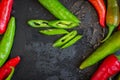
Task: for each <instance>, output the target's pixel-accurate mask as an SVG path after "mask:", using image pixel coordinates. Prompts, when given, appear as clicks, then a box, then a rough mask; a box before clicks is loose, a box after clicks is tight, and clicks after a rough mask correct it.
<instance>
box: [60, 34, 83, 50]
mask: <svg viewBox="0 0 120 80" xmlns="http://www.w3.org/2000/svg"><path fill="white" fill-rule="evenodd" d="M81 38H82V35H77V36H76V37H75V38H73V39H72V40H70V41H69V42H67V43H66V44H65V45H63V46H62V49H64V48H67V47H69V46H71V45H73V44H74V43H75V42H77V41H78V40H79V39H81Z"/></svg>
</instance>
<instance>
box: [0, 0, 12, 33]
mask: <svg viewBox="0 0 120 80" xmlns="http://www.w3.org/2000/svg"><path fill="white" fill-rule="evenodd" d="M12 5H13V0H0V34H3V33H4V32H5V30H6V27H7V24H8V21H9V19H10V14H11V11H12Z"/></svg>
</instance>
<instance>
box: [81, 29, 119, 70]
mask: <svg viewBox="0 0 120 80" xmlns="http://www.w3.org/2000/svg"><path fill="white" fill-rule="evenodd" d="M118 50H120V31H117V32H115V33H114V34H113V35H112V36H111V37H110V38H109V39H108V40H106V41H105V42H104V43H103V44H102V45H101V46H100V47H98V48H97V49H96V50H95V51H94V52H93V53H92V54H91V55H90V56H89V57H88V58H87V59H86V60H85V61H84V62H83V63H82V64H81V65H80V69H84V68H86V67H89V66H91V65H93V64H95V63H97V62H99V61H100V60H102V59H103V58H105V57H106V56H108V55H110V54H113V53H115V52H116V51H118Z"/></svg>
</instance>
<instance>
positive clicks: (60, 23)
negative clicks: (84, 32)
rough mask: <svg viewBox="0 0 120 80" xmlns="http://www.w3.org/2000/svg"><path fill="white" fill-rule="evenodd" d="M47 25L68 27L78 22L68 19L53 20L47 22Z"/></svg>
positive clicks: (75, 25) (72, 26)
mask: <svg viewBox="0 0 120 80" xmlns="http://www.w3.org/2000/svg"><path fill="white" fill-rule="evenodd" d="M48 25H49V26H52V27H55V28H63V29H70V28H74V27H77V26H78V23H76V22H73V21H70V20H55V21H50V22H48Z"/></svg>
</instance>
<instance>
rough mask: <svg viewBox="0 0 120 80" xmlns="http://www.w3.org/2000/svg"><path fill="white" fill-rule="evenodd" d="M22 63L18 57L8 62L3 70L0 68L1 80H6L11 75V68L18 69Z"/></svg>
mask: <svg viewBox="0 0 120 80" xmlns="http://www.w3.org/2000/svg"><path fill="white" fill-rule="evenodd" d="M19 62H20V57H19V56H16V57H14V58H11V59H10V60H8V61H7V62H6V63H5V64H4V65H3V66H2V67H1V68H0V80H4V79H5V78H6V77H8V76H9V74H10V73H11V70H12V69H11V67H14V68H15V67H16V66H17V65H18V63H19Z"/></svg>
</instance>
